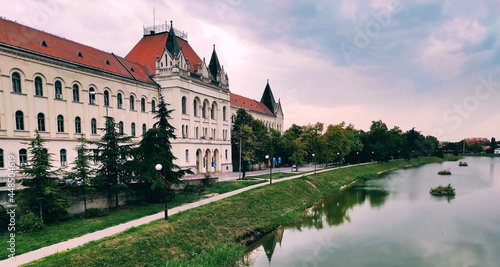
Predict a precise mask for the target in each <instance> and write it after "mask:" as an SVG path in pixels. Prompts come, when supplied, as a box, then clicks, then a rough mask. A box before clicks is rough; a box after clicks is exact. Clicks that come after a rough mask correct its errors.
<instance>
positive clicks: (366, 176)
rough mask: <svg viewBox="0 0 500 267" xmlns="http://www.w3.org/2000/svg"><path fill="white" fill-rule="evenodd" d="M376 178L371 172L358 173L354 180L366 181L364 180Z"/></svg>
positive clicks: (375, 174) (374, 173)
mask: <svg viewBox="0 0 500 267" xmlns="http://www.w3.org/2000/svg"><path fill="white" fill-rule="evenodd" d="M376 176H377V173H376V172H372V171H371V172H362V173H358V174H356V176H354V178H356V180H363V181H366V180H370V179H372V178H374V177H376Z"/></svg>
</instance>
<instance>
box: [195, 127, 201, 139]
mask: <svg viewBox="0 0 500 267" xmlns="http://www.w3.org/2000/svg"><path fill="white" fill-rule="evenodd" d="M199 136H200V129H199V128H198V127H195V128H194V137H195V138H196V139H198V138H199Z"/></svg>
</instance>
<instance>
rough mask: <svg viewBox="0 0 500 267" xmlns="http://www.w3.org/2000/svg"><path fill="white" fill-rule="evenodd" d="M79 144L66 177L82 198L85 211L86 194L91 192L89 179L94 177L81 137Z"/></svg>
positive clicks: (83, 140) (84, 143) (85, 143)
mask: <svg viewBox="0 0 500 267" xmlns="http://www.w3.org/2000/svg"><path fill="white" fill-rule="evenodd" d="M78 141H79V144H78V146H76V148H75V150H76V152H77V156H76V159H75V161H74V162H73V167H72V168H71V171H70V172H69V173H67V175H66V177H67V178H69V179H71V180H72V185H73V186H76V188H77V192H78V194H79V195H80V196H82V197H83V206H84V210H87V194H88V193H89V192H90V191H92V187H90V185H91V178H92V177H93V175H94V169H92V168H91V167H90V157H91V156H90V155H89V153H90V150H89V149H88V147H87V145H88V143H89V142H88V141H87V140H86V139H85V138H84V137H83V136H82V137H81V138H79V139H78Z"/></svg>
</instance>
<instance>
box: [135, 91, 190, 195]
mask: <svg viewBox="0 0 500 267" xmlns="http://www.w3.org/2000/svg"><path fill="white" fill-rule="evenodd" d="M172 112H173V110H169V109H168V104H167V103H165V101H164V99H163V96H162V95H160V100H159V103H158V113H157V114H156V116H155V117H154V118H155V119H156V120H157V122H156V123H155V124H154V128H151V129H149V130H148V131H147V132H146V133H144V135H143V137H142V140H141V141H140V142H139V146H138V147H137V148H136V149H135V153H134V154H135V157H136V158H135V159H136V168H135V173H136V174H137V176H138V177H139V179H140V180H141V181H143V182H144V183H146V185H148V187H150V188H151V189H152V190H155V189H160V188H162V189H170V185H171V184H173V183H178V182H180V178H182V177H183V176H184V175H186V174H193V172H192V171H191V170H189V169H184V170H183V169H180V168H179V166H177V165H176V164H174V161H175V160H176V159H177V158H176V157H175V156H174V154H173V153H172V144H171V140H172V139H176V138H177V137H176V136H175V133H174V132H175V128H174V127H173V126H172V125H171V124H170V123H169V122H168V120H169V119H171V117H170V114H171V113H172ZM156 164H161V165H162V170H161V173H158V171H156V169H155V165H156ZM165 179H166V180H165ZM163 197H164V200H168V199H167V196H166V195H165V196H163Z"/></svg>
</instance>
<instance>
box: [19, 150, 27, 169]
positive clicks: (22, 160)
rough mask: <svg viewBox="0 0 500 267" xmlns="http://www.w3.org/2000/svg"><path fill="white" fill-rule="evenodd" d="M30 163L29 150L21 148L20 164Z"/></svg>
mask: <svg viewBox="0 0 500 267" xmlns="http://www.w3.org/2000/svg"><path fill="white" fill-rule="evenodd" d="M26 163H28V151H27V150H26V149H24V148H22V149H19V165H26Z"/></svg>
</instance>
